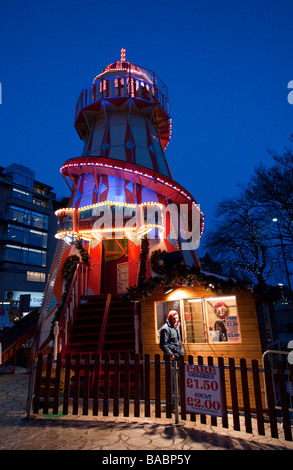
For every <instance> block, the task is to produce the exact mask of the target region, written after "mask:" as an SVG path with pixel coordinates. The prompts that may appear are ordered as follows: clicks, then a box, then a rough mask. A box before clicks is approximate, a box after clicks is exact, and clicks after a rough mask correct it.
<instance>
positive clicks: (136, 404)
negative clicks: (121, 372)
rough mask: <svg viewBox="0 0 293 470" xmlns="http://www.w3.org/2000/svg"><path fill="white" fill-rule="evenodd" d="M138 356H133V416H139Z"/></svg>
mask: <svg viewBox="0 0 293 470" xmlns="http://www.w3.org/2000/svg"><path fill="white" fill-rule="evenodd" d="M139 369H140V357H139V354H135V356H134V416H135V417H139V416H140V370H139Z"/></svg>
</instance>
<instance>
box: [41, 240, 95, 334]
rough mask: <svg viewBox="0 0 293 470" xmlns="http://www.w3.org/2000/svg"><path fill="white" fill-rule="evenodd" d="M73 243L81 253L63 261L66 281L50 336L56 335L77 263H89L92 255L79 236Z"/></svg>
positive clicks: (63, 275) (63, 276)
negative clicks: (56, 327) (57, 323)
mask: <svg viewBox="0 0 293 470" xmlns="http://www.w3.org/2000/svg"><path fill="white" fill-rule="evenodd" d="M73 244H74V245H75V246H76V248H77V249H78V251H79V253H80V257H79V256H77V255H70V256H68V258H66V260H65V261H64V263H63V266H62V278H63V279H64V281H65V285H64V291H63V293H62V295H61V299H60V302H59V304H58V307H57V309H56V312H55V315H54V318H53V320H52V324H51V329H50V334H49V336H50V338H53V337H54V335H53V329H54V324H55V322H56V321H59V319H60V315H61V313H62V310H63V308H64V304H65V301H66V298H67V294H68V291H69V289H70V285H71V282H72V279H73V276H74V273H75V270H76V267H77V265H78V264H79V263H80V262H82V263H84V264H86V265H89V260H90V256H89V253H88V251H87V250H86V249H85V248H84V246H83V244H82V241H81V239H80V238H78V239H77V240H75V241H74V242H73Z"/></svg>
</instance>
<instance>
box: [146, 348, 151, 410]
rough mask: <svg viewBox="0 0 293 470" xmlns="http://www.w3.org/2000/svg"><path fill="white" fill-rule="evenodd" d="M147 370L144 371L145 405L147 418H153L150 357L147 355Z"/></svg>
mask: <svg viewBox="0 0 293 470" xmlns="http://www.w3.org/2000/svg"><path fill="white" fill-rule="evenodd" d="M144 364H145V369H144V403H145V417H150V416H151V400H150V355H149V354H146V355H145V360H144Z"/></svg>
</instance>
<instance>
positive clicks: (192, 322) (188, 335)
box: [183, 299, 207, 343]
mask: <svg viewBox="0 0 293 470" xmlns="http://www.w3.org/2000/svg"><path fill="white" fill-rule="evenodd" d="M183 307H184V311H183V319H184V336H185V338H184V342H185V343H206V342H207V335H206V326H205V321H204V308H203V300H202V299H189V300H184V301H183Z"/></svg>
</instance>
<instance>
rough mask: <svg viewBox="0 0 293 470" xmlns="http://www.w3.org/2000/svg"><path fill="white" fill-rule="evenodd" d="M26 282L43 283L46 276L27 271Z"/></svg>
mask: <svg viewBox="0 0 293 470" xmlns="http://www.w3.org/2000/svg"><path fill="white" fill-rule="evenodd" d="M26 280H27V281H29V282H45V281H46V274H45V273H39V272H36V271H27V272H26Z"/></svg>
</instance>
